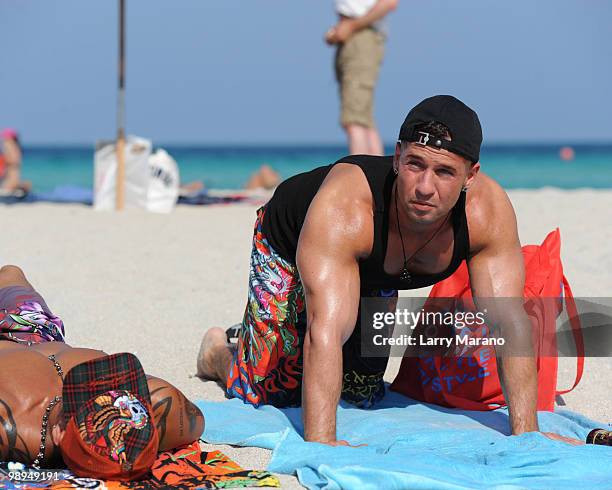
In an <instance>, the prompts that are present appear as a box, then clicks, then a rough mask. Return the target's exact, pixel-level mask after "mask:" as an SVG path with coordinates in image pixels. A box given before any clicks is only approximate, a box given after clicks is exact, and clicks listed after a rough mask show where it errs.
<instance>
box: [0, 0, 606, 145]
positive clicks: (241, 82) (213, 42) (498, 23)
mask: <svg viewBox="0 0 612 490" xmlns="http://www.w3.org/2000/svg"><path fill="white" fill-rule="evenodd" d="M126 2H127V74H126V77H127V78H126V84H127V90H126V128H127V131H128V133H130V134H137V135H140V136H145V137H148V138H152V139H153V141H154V142H155V143H156V144H162V143H166V144H168V143H174V144H245V145H251V144H269V143H273V144H296V143H297V144H309V143H324V144H327V143H343V142H344V134H343V132H342V130H341V128H340V126H339V124H338V112H339V111H338V97H337V87H336V83H335V79H334V75H333V69H332V66H333V49H332V48H330V47H328V46H327V45H326V44H324V42H323V34H324V33H325V31H326V30H327V29H328V28H329V27H330V26H331V25H332V24H333V23H334V21H335V13H334V7H333V2H332V1H329V0H241V1H237V0H225V1H220V2H215V1H211V0H181V1H170V0H163V1H162V0H126ZM117 12H118V2H117V1H112V0H90V1H87V2H84V1H82V0H81V1H79V0H74V1H72V0H71V1H68V0H53V1H42V0H38V1H34V0H0V46H2V47H3V49H2V55H0V56H1V65H0V66H1V68H0V126H11V127H15V128H17V129H18V130H19V131H20V132H21V134H22V140H23V142H24V143H25V144H86V145H87V144H92V143H93V142H94V141H95V140H97V139H102V138H112V137H113V136H114V135H115V133H116V100H117V51H118V41H117V38H118V34H117V22H118V20H117V19H118V13H117ZM611 21H612V2H610V1H608V0H574V1H569V0H537V1H534V0H513V1H511V2H508V1H506V2H500V1H495V0H428V1H415V0H400V2H399V7H398V9H397V10H396V11H395V12H393V13H392V14H391V15H390V17H389V19H388V28H389V38H388V42H387V45H386V55H385V60H384V65H383V67H382V70H381V73H380V79H379V84H378V86H377V89H376V98H375V100H376V110H375V117H376V120H377V124H378V127H379V129H380V132H381V135H382V137H383V139H384V140H385V141H386V142H392V141H394V140H395V139H396V137H397V132H398V129H399V126H400V125H401V122H402V121H403V119H404V117H405V116H406V114H407V112H408V111H409V110H410V108H411V107H412V106H414V105H415V104H416V103H418V102H419V101H420V100H422V99H423V98H425V97H428V96H431V95H434V94H443V93H447V94H452V95H455V96H456V97H458V98H460V99H461V100H463V101H464V102H466V103H467V104H468V105H469V106H471V107H472V108H473V109H475V110H476V111H477V113H478V114H479V116H480V119H481V123H482V126H483V130H484V139H485V143H490V144H491V143H511V142H527V143H568V142H610V141H612V115H611V114H612V42H611V34H612V27H610V23H611Z"/></svg>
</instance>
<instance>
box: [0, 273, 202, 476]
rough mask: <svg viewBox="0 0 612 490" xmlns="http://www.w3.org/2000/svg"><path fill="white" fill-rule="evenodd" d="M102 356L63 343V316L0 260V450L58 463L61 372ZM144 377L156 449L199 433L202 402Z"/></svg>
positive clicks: (0, 454) (7, 457)
mask: <svg viewBox="0 0 612 490" xmlns="http://www.w3.org/2000/svg"><path fill="white" fill-rule="evenodd" d="M104 358H108V357H107V354H106V353H104V352H102V351H99V350H94V349H87V348H77V347H71V346H69V345H68V344H66V343H65V342H64V325H63V323H62V320H61V319H60V318H58V317H57V316H55V315H54V314H53V313H51V311H50V310H49V308H48V306H47V304H46V303H45V301H44V299H43V298H42V297H41V296H40V295H39V294H38V293H37V292H36V291H35V290H34V289H33V287H32V286H31V285H30V283H29V282H28V281H27V279H26V277H25V275H24V273H23V272H22V271H21V269H19V268H18V267H15V266H4V267H2V268H0V422H1V423H0V458H1V459H2V460H3V461H20V462H23V463H30V464H32V463H35V464H36V465H38V466H46V467H49V466H52V467H53V466H54V465H57V464H61V459H60V450H59V449H58V447H59V445H60V444H61V441H62V438H63V437H64V434H65V425H66V422H67V421H66V420H65V418H64V412H65V403H64V402H63V401H62V399H61V396H62V388H63V384H64V380H65V377H66V376H67V374H68V373H69V372H70V370H71V369H72V368H74V367H75V366H77V365H79V364H81V363H84V362H86V361H91V360H93V359H104ZM138 364H139V363H138ZM142 374H143V376H144V373H142ZM130 375H132V373H130ZM146 384H147V385H148V391H149V393H150V402H151V407H152V412H153V414H152V418H153V420H154V423H155V426H156V428H157V434H158V436H159V437H158V440H159V451H163V450H168V449H172V448H175V447H177V446H180V445H183V444H187V443H191V442H193V441H194V440H196V439H198V438H199V437H200V436H201V434H202V431H203V427H204V418H203V416H202V413H201V412H200V410H199V409H198V408H197V407H196V406H195V405H193V404H192V403H191V402H190V401H189V400H187V398H186V397H185V396H184V395H183V394H182V393H181V392H180V391H179V390H178V389H177V388H175V387H174V386H172V385H171V384H170V383H168V382H167V381H164V380H163V379H159V378H155V377H153V376H147V377H146ZM45 415H46V417H45ZM55 467H57V466H55Z"/></svg>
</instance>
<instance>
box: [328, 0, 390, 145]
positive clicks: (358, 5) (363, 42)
mask: <svg viewBox="0 0 612 490" xmlns="http://www.w3.org/2000/svg"><path fill="white" fill-rule="evenodd" d="M335 1H336V11H337V13H338V16H339V20H338V23H337V24H336V25H335V26H333V27H332V28H331V29H329V30H328V31H327V34H326V35H325V40H326V42H327V43H328V44H333V45H336V46H337V48H336V59H335V68H336V79H337V80H338V85H339V90H340V105H341V116H340V124H342V127H343V128H344V130H345V131H346V135H347V138H348V145H349V151H350V153H351V154H354V155H355V154H369V155H382V154H383V145H382V142H381V139H380V135H379V134H378V130H377V129H376V125H375V123H374V114H373V112H374V87H375V85H376V80H377V79H378V71H379V69H380V65H381V63H382V60H383V55H384V45H385V38H386V34H385V29H384V25H383V20H384V17H385V16H386V15H387V14H388V13H389V12H391V11H392V10H395V9H396V8H397V4H398V1H399V0H335Z"/></svg>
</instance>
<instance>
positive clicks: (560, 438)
mask: <svg viewBox="0 0 612 490" xmlns="http://www.w3.org/2000/svg"><path fill="white" fill-rule="evenodd" d="M542 434H543V435H545V436H546V437H548V438H549V439H552V440H553V441H561V442H566V443H568V444H571V445H572V446H582V445H583V444H584V441H580V440H578V439H573V438H572V437H565V436H562V435H559V434H555V433H554V432H542Z"/></svg>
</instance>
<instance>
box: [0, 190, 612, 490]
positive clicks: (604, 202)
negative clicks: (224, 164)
mask: <svg viewBox="0 0 612 490" xmlns="http://www.w3.org/2000/svg"><path fill="white" fill-rule="evenodd" d="M510 197H511V199H512V202H513V204H514V206H515V209H516V212H517V216H518V223H519V231H520V237H521V241H522V243H524V244H525V243H540V242H541V241H542V240H543V239H544V237H545V236H546V234H547V233H548V232H549V231H551V230H553V229H554V228H556V227H559V228H560V229H561V234H562V258H563V262H564V266H565V273H566V275H567V277H568V279H569V280H570V283H571V285H572V287H573V290H574V295H575V296H600V297H601V296H610V294H611V292H612V274H611V272H610V271H612V249H611V248H610V244H611V243H612V227H611V226H610V224H611V223H610V214H609V210H610V209H612V191H593V190H574V191H561V190H555V189H543V190H537V191H527V190H524V191H513V192H510ZM255 209H256V208H255V206H252V205H243V204H237V205H230V206H204V207H189V206H179V207H178V208H177V209H176V211H175V212H174V213H173V214H171V215H155V214H148V213H146V212H144V211H139V210H128V211H126V212H123V213H121V214H114V213H105V212H95V211H93V210H92V209H91V208H89V207H85V206H81V205H58V204H28V205H18V206H4V205H0V222H1V223H2V224H3V229H4V239H3V246H2V255H1V259H0V260H1V261H2V262H3V263H5V264H11V263H12V264H16V265H19V266H20V267H22V268H23V269H24V270H25V271H26V274H27V275H28V277H29V279H30V282H32V284H33V285H34V286H35V287H36V288H37V289H38V290H39V291H40V292H41V293H42V294H43V296H44V297H45V298H46V300H47V302H48V304H49V305H50V306H51V308H52V309H53V311H54V312H55V313H56V314H58V315H60V316H61V317H62V318H63V319H64V321H65V324H66V328H67V338H68V342H69V343H70V344H72V345H76V346H88V347H93V348H98V349H103V350H105V351H107V352H118V351H129V352H134V353H135V354H136V355H138V357H139V358H140V359H141V361H142V364H143V366H144V367H145V370H146V371H147V372H148V373H150V374H153V375H156V376H160V377H163V378H165V379H167V380H168V381H170V382H172V383H174V384H175V385H176V386H177V387H179V388H180V389H181V390H182V391H183V392H184V393H185V394H186V395H187V396H188V397H189V398H191V399H202V398H205V399H208V400H223V399H224V396H223V391H222V390H221V388H220V387H218V386H217V385H216V384H215V383H213V382H203V381H201V380H200V379H198V378H195V377H193V374H194V372H195V359H196V354H197V351H198V347H199V344H200V339H201V337H202V335H203V333H204V332H205V330H206V329H207V328H208V327H210V326H215V325H218V326H223V327H225V326H229V325H231V324H233V323H236V322H238V321H240V320H241V317H242V313H243V310H244V306H245V299H246V287H247V277H248V264H249V251H250V246H251V234H252V226H253V221H254V216H255ZM421 294H426V291H421ZM398 365H399V362H398V360H392V362H391V363H390V366H389V369H388V371H387V375H386V378H387V379H388V380H389V381H390V380H392V379H393V376H394V374H395V372H396V371H397V368H398ZM574 369H575V362H574V360H573V359H562V360H561V368H560V387H564V386H566V385H567V384H568V383H569V382H570V381H571V380H572V379H573V373H574ZM611 369H612V360H611V359H610V358H600V359H587V361H586V369H585V375H584V378H583V380H582V383H581V384H580V386H579V387H578V388H577V389H576V390H575V391H574V392H572V393H570V394H569V395H566V396H564V400H565V403H566V404H567V407H568V408H570V409H572V410H576V411H578V412H581V413H583V414H585V415H587V416H590V417H592V418H594V419H596V420H600V421H605V422H612V408H611V399H610V393H611V392H612V378H611V377H610V375H609V373H610V372H611ZM221 449H222V450H224V451H226V452H227V453H228V454H229V455H230V456H233V457H235V458H236V459H237V460H238V462H239V463H241V464H242V465H243V466H245V467H247V468H254V469H263V468H265V466H266V464H267V462H268V461H269V458H270V452H269V451H266V450H262V449H255V448H230V447H227V446H222V447H221ZM281 480H282V482H283V484H284V486H285V487H286V488H292V487H299V485H298V483H297V480H296V479H295V478H294V477H290V476H282V477H281Z"/></svg>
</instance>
